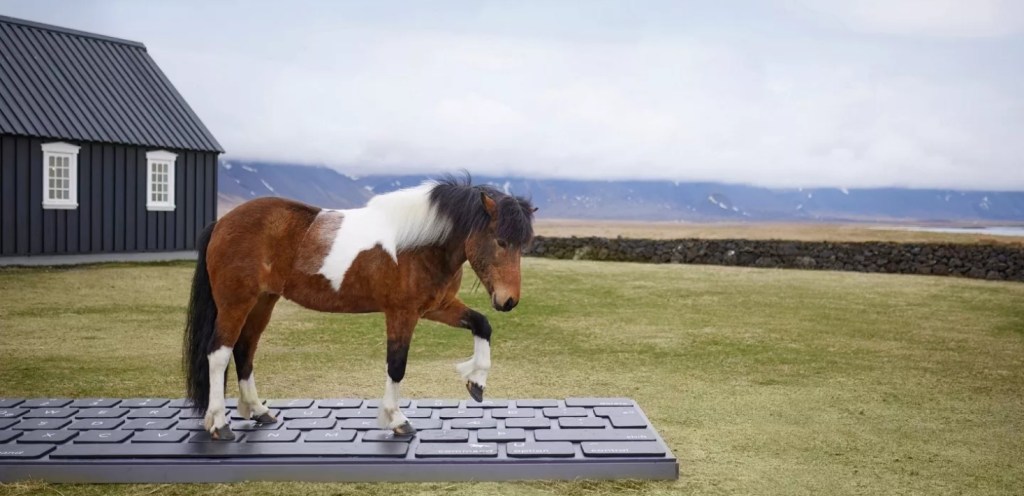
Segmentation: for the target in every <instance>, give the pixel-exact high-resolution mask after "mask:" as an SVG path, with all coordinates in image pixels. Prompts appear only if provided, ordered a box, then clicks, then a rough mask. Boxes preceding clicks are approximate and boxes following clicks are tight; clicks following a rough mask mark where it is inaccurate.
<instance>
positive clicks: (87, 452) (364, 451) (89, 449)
mask: <svg viewBox="0 0 1024 496" xmlns="http://www.w3.org/2000/svg"><path fill="white" fill-rule="evenodd" d="M408 451H409V444H408V443H366V444H363V443H324V444H320V443H300V444H275V443H227V442H225V443H223V444H222V443H202V444H199V443H180V444H157V443H154V444H148V443H147V444H142V443H139V444H133V443H129V444H69V445H65V446H59V447H58V448H57V449H56V450H54V451H53V452H52V453H50V459H56V458H60V459H67V458H92V459H96V458H253V457H279V456H285V457H299V456H307V457H308V456H317V457H320V456H326V457H353V456H369V457H393V458H401V457H404V456H405V454H406V452H408Z"/></svg>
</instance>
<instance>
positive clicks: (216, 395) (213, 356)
mask: <svg viewBox="0 0 1024 496" xmlns="http://www.w3.org/2000/svg"><path fill="white" fill-rule="evenodd" d="M206 359H207V360H208V361H209V362H210V406H208V407H207V408H206V417H205V418H204V419H203V425H204V426H206V430H208V431H210V432H213V431H215V430H217V429H218V428H220V427H224V426H225V425H227V423H228V420H227V417H226V416H225V413H226V410H225V408H224V371H225V370H227V369H228V362H230V361H231V348H228V347H227V346H221V347H220V348H218V349H217V351H214V352H213V353H210V354H209V355H206Z"/></svg>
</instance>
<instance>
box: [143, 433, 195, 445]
mask: <svg viewBox="0 0 1024 496" xmlns="http://www.w3.org/2000/svg"><path fill="white" fill-rule="evenodd" d="M188 436H189V433H188V432H186V431H139V432H136V433H135V437H133V438H132V442H133V443H180V442H181V441H183V440H184V439H185V438H186V437H188Z"/></svg>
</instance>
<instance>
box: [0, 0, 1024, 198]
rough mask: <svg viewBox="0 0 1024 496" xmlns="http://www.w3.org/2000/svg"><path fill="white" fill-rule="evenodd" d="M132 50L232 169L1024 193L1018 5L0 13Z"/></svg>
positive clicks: (800, 3)
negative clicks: (321, 168)
mask: <svg viewBox="0 0 1024 496" xmlns="http://www.w3.org/2000/svg"><path fill="white" fill-rule="evenodd" d="M0 14H2V15H9V16H13V17H20V18H26V19H31V20H35V21H39V22H46V23H51V24H57V25H61V26H66V27H71V28H75V29H80V30H85V31H92V32H98V33H102V34H106V35H110V36H116V37H122V38H127V39H131V40H137V41H141V42H143V43H145V44H146V46H147V47H148V50H149V53H150V54H151V55H152V56H153V58H154V59H155V60H156V61H157V63H158V64H159V65H160V66H161V68H162V69H163V70H164V72H165V73H167V75H168V77H169V78H170V80H171V81H172V82H173V83H174V84H175V86H176V87H177V88H178V90H179V91H180V92H181V93H182V94H183V95H184V96H185V98H186V100H187V101H188V102H189V103H190V104H191V105H192V107H193V109H194V110H195V111H196V112H197V114H198V115H199V116H200V117H201V118H202V119H203V121H204V122H205V123H206V125H207V127H209V128H210V130H211V131H212V132H213V133H214V135H215V136H216V137H217V138H218V139H219V141H220V142H221V144H222V145H223V146H224V148H225V149H226V150H227V154H226V157H227V158H229V159H248V160H262V161H275V162H287V163H298V164H309V165H326V166H329V167H333V168H336V169H338V170H341V171H343V172H346V173H349V174H354V175H365V174H373V173H379V174H385V173H437V172H440V171H449V170H455V169H461V168H464V169H467V170H469V171H471V172H473V173H475V174H495V175H514V176H518V177H533V178H548V177H560V178H580V179H584V178H585V179H666V180H673V181H722V182H732V183H746V184H755V185H760V186H770V187H795V186H831V187H846V188H853V187H879V186H897V187H916V188H932V187H933V188H956V189H998V190H1024V89H1022V88H1024V2H1022V1H1019V0H848V1H839V0H762V1H740V0H721V1H712V0H708V1H686V0H678V1H643V0H635V1H630V0H623V1H618V2H611V1H602V0H583V1H561V0H546V1H530V0H519V1H481V2H470V1H444V0H441V1H430V2H422V1H408V2H390V1H369V0H367V1H358V2H356V1H331V2H327V1H323V2H310V1H290V2H263V1H216V0H212V1H191V0H182V1H173V2H172V1H164V0H149V1H136V0H103V1H101V0H26V1H14V0H0Z"/></svg>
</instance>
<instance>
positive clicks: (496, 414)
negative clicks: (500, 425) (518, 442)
mask: <svg viewBox="0 0 1024 496" xmlns="http://www.w3.org/2000/svg"><path fill="white" fill-rule="evenodd" d="M536 416H537V410H534V409H533V408H495V409H494V410H491V417H493V418H496V419H502V418H533V417H536Z"/></svg>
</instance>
